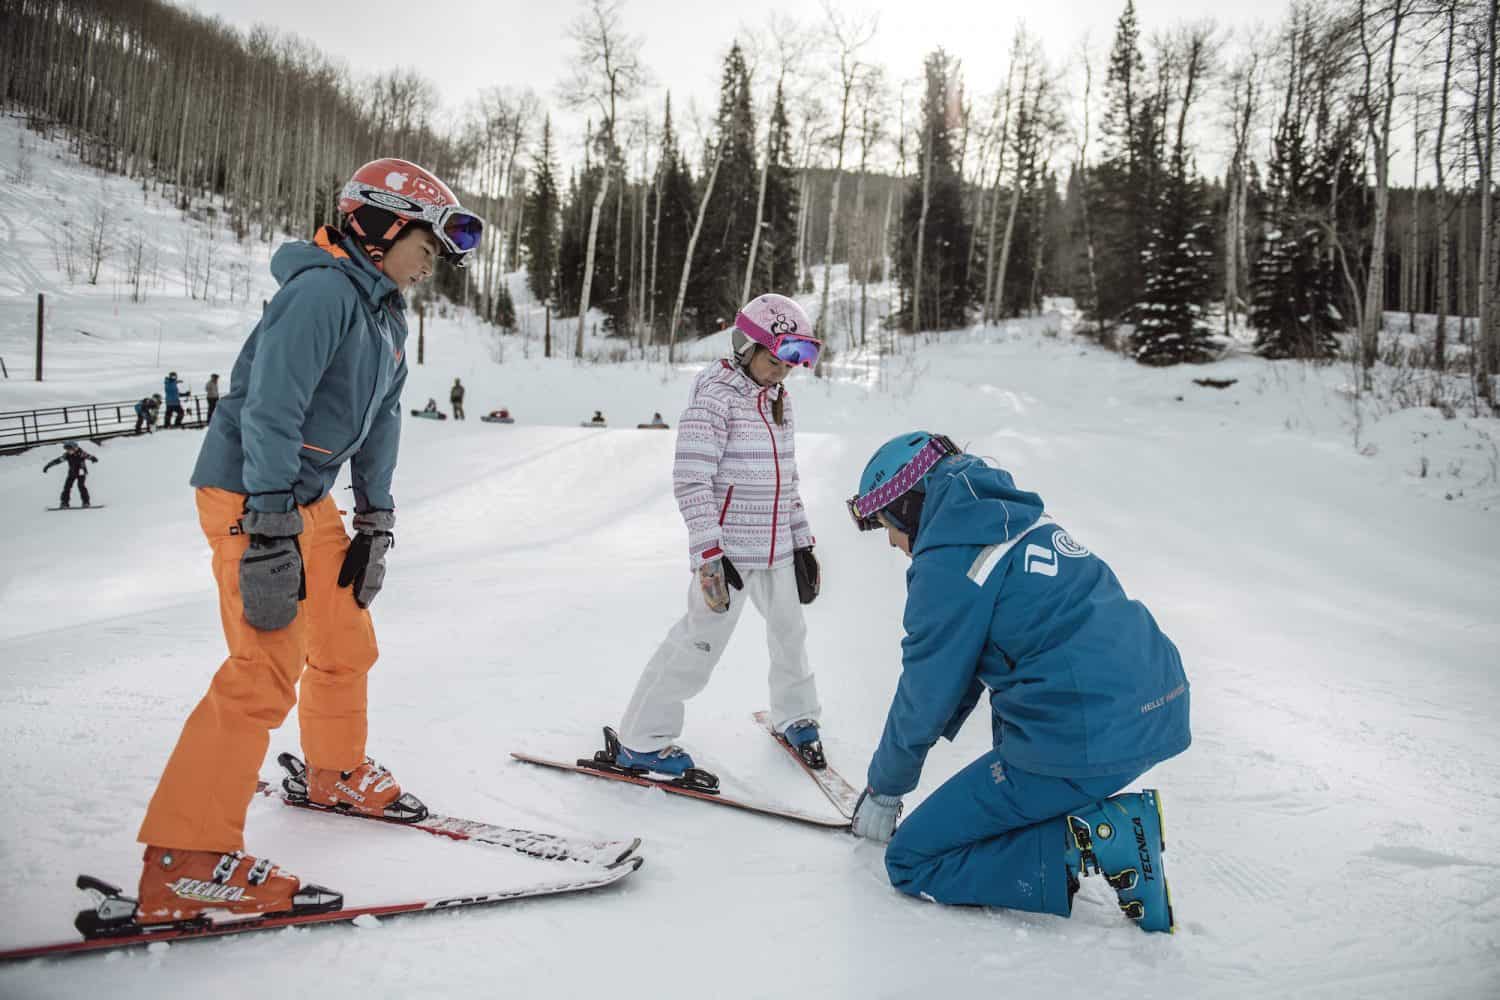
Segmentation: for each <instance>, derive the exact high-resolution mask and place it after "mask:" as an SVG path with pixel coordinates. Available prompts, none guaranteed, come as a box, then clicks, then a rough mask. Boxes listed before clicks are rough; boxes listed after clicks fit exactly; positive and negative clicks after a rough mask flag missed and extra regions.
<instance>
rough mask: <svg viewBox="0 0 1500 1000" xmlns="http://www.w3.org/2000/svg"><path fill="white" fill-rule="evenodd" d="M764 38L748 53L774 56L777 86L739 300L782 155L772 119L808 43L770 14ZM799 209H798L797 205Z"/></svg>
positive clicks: (770, 98) (745, 291)
mask: <svg viewBox="0 0 1500 1000" xmlns="http://www.w3.org/2000/svg"><path fill="white" fill-rule="evenodd" d="M766 35H767V37H766V38H764V39H758V40H757V42H756V44H754V45H752V46H751V53H754V52H757V51H768V52H774V53H776V86H775V87H774V88H772V90H771V93H770V94H769V95H767V98H766V100H765V108H766V156H765V159H764V160H763V161H762V162H761V166H760V186H759V189H758V190H757V192H756V195H755V229H754V230H753V231H752V232H751V235H750V257H749V259H748V260H747V261H746V262H745V281H744V285H743V287H742V288H741V289H740V301H741V302H748V301H750V288H751V285H752V283H753V282H754V279H755V259H756V256H757V255H758V254H759V252H760V230H761V226H762V225H763V223H764V221H765V213H766V182H767V180H768V178H769V177H770V174H771V165H772V162H773V161H774V160H775V159H776V158H778V157H779V156H780V155H781V152H782V151H781V150H780V149H776V148H773V146H772V142H771V139H772V136H773V134H774V133H775V130H776V123H775V121H774V120H773V118H774V116H775V108H776V103H777V101H778V100H780V99H782V98H783V97H784V96H785V93H786V78H787V75H788V74H789V73H791V71H792V67H793V66H795V65H797V64H800V63H801V62H803V60H804V59H805V58H806V55H807V50H808V48H809V47H810V44H811V43H810V41H809V39H808V36H807V33H806V32H805V31H804V30H803V29H802V27H801V25H799V24H798V23H797V22H796V21H795V20H793V19H791V18H788V17H784V16H783V15H780V14H775V13H773V14H772V15H771V17H770V20H769V21H768V22H767V25H766ZM799 208H800V206H799Z"/></svg>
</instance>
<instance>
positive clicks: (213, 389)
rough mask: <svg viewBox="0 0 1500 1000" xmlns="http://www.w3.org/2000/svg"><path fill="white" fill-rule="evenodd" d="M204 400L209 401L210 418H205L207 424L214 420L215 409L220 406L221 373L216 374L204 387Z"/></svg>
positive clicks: (209, 378) (211, 376) (210, 377)
mask: <svg viewBox="0 0 1500 1000" xmlns="http://www.w3.org/2000/svg"><path fill="white" fill-rule="evenodd" d="M203 398H204V399H206V400H208V416H206V417H204V418H203V422H204V423H207V422H209V421H210V420H212V419H213V418H214V408H215V407H217V406H218V405H219V373H218V372H214V373H213V374H212V375H210V376H209V377H208V384H207V385H205V386H204V387H203Z"/></svg>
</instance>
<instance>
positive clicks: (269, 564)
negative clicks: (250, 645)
mask: <svg viewBox="0 0 1500 1000" xmlns="http://www.w3.org/2000/svg"><path fill="white" fill-rule="evenodd" d="M240 525H241V527H242V528H243V529H244V531H245V533H246V534H247V535H249V536H250V547H249V548H248V549H246V550H245V554H244V555H243V556H241V557H240V601H241V603H242V604H243V605H244V608H245V621H247V622H249V623H250V625H251V627H253V628H257V629H259V630H261V631H262V632H273V631H275V630H277V629H283V628H286V627H287V626H288V625H290V624H291V623H292V621H293V620H294V619H295V618H296V617H297V602H299V601H301V600H302V599H304V598H305V597H307V579H306V577H305V576H304V575H303V572H302V549H301V547H300V546H298V544H297V536H298V535H300V534H301V533H302V515H301V514H299V513H298V512H297V511H295V510H289V511H286V512H285V513H277V512H271V513H268V512H265V511H258V510H247V511H246V512H245V516H244V517H243V518H242V519H241V520H240Z"/></svg>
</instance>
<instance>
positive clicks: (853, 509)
mask: <svg viewBox="0 0 1500 1000" xmlns="http://www.w3.org/2000/svg"><path fill="white" fill-rule="evenodd" d="M959 453H960V449H959V447H958V445H956V444H954V443H953V441H952V439H950V438H949V437H947V436H946V435H944V434H936V435H934V436H933V437H931V438H930V439H928V441H927V443H926V444H925V445H923V446H922V449H921V450H920V451H918V452H917V453H916V454H915V455H913V456H912V457H911V459H910V460H908V461H907V463H906V464H905V465H903V466H901V468H899V469H897V470H896V474H895V475H894V476H892V477H891V478H889V479H887V480H886V481H885V482H883V483H881V484H880V485H879V486H876V487H875V488H874V489H872V490H870V492H868V493H866V494H864V495H863V496H857V497H850V498H849V501H848V503H849V516H850V517H851V518H853V519H854V526H855V527H857V528H858V529H859V530H860V531H874V530H875V529H877V528H881V527H884V524H883V523H882V522H881V519H880V513H881V511H883V510H885V509H886V508H887V507H889V506H890V505H891V504H893V503H895V502H896V501H897V500H898V499H900V498H901V497H902V496H903V495H904V494H905V493H907V491H909V490H910V489H911V488H912V487H914V486H916V485H917V484H918V483H920V482H921V481H922V477H923V476H925V475H927V473H929V472H931V471H932V467H933V466H935V465H937V464H938V463H939V462H941V461H942V460H943V459H945V458H947V457H948V456H949V455H957V454H959Z"/></svg>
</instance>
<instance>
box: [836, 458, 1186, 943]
mask: <svg viewBox="0 0 1500 1000" xmlns="http://www.w3.org/2000/svg"><path fill="white" fill-rule="evenodd" d="M849 510H850V513H851V515H853V517H854V521H855V524H856V525H858V526H859V527H860V529H861V530H866V531H871V530H875V529H877V528H884V529H885V530H886V532H887V536H888V538H889V541H890V544H891V545H892V546H893V547H895V548H898V549H900V550H901V551H902V552H904V553H905V554H906V555H907V556H908V557H909V558H910V559H911V566H910V568H909V569H908V570H907V573H906V610H905V614H904V616H903V621H902V624H903V627H904V628H905V631H906V636H905V638H904V639H903V640H902V642H901V659H902V669H901V678H900V680H899V682H898V684H897V688H896V695H895V698H894V700H893V701H892V704H891V708H890V712H889V714H888V715H887V717H886V722H885V731H884V733H883V734H882V735H881V738H880V745H879V747H878V748H877V749H876V751H875V756H874V758H873V759H872V760H871V761H870V771H869V785H868V788H867V789H866V791H865V793H864V795H863V796H861V798H860V802H859V806H858V808H857V809H856V810H855V814H854V833H855V834H856V835H858V836H861V837H867V838H870V839H872V840H876V841H881V842H886V841H889V844H890V846H889V847H888V848H887V849H886V855H885V863H886V871H887V873H888V874H889V875H890V879H891V883H892V884H893V885H894V886H895V887H896V888H898V889H900V890H901V891H902V892H905V893H909V894H911V895H913V896H921V897H924V898H926V899H930V900H934V901H936V902H939V903H959V904H971V905H979V906H1001V907H1009V908H1010V909H1014V910H1028V911H1031V912H1037V913H1053V914H1056V915H1058V916H1064V917H1065V916H1069V915H1070V914H1071V913H1072V909H1073V894H1074V893H1075V892H1076V891H1077V889H1078V886H1079V881H1078V880H1079V879H1080V878H1081V877H1082V876H1085V875H1103V876H1104V879H1105V880H1106V881H1107V882H1108V884H1109V885H1110V887H1111V888H1112V889H1114V890H1115V893H1116V895H1117V897H1118V899H1119V903H1120V909H1121V910H1122V911H1123V912H1124V913H1125V915H1126V916H1127V917H1129V918H1131V919H1132V920H1134V921H1135V922H1136V923H1137V925H1138V926H1140V927H1141V929H1143V930H1148V931H1170V930H1172V927H1173V920H1172V908H1171V900H1170V897H1169V895H1168V893H1167V879H1166V871H1165V869H1164V868H1163V866H1162V851H1163V849H1164V846H1165V841H1164V838H1163V833H1162V814H1161V799H1160V796H1159V795H1158V793H1157V792H1156V791H1155V790H1154V789H1144V790H1142V791H1140V792H1135V793H1128V794H1116V793H1118V792H1119V791H1120V790H1121V789H1122V788H1124V787H1125V786H1127V785H1129V784H1131V783H1133V782H1134V781H1136V779H1138V778H1139V777H1140V776H1141V775H1142V774H1143V773H1145V772H1146V771H1147V770H1148V769H1149V768H1151V767H1152V766H1153V765H1155V764H1157V763H1160V762H1161V761H1164V760H1166V759H1167V758H1169V757H1173V756H1175V755H1177V754H1179V753H1181V752H1182V751H1183V750H1185V749H1187V746H1188V742H1189V739H1190V737H1189V733H1188V683H1187V677H1186V675H1185V674H1184V672H1183V669H1182V660H1181V658H1180V657H1179V656H1178V653H1177V648H1176V646H1174V645H1173V644H1172V641H1171V640H1170V639H1168V638H1167V637H1166V635H1164V634H1163V633H1162V631H1161V629H1160V628H1158V627H1157V624H1156V621H1155V619H1153V618H1152V616H1151V613H1150V612H1149V611H1147V610H1146V607H1145V606H1144V605H1143V604H1141V603H1140V602H1139V601H1134V600H1131V599H1130V598H1129V597H1127V596H1126V594H1125V591H1124V590H1123V589H1122V588H1121V586H1120V583H1119V581H1118V580H1117V579H1115V575H1114V573H1112V572H1111V571H1110V569H1109V567H1108V566H1107V565H1105V563H1104V561H1103V560H1101V559H1100V558H1099V557H1098V556H1096V555H1094V554H1093V553H1091V552H1090V551H1089V550H1088V549H1086V548H1084V547H1083V546H1082V545H1080V544H1079V543H1078V542H1076V541H1074V540H1073V538H1072V536H1071V535H1069V534H1068V532H1066V531H1064V530H1063V529H1062V527H1061V526H1060V525H1058V524H1057V523H1056V522H1055V521H1053V520H1052V518H1051V517H1049V516H1048V515H1047V514H1046V512H1045V510H1044V508H1043V505H1042V498H1041V497H1040V496H1038V495H1037V494H1035V493H1030V492H1027V491H1025V490H1021V489H1019V488H1017V487H1016V485H1015V483H1014V481H1013V480H1012V479H1011V476H1010V473H1008V472H1006V471H1005V470H1004V469H998V468H994V467H993V466H990V465H987V464H986V463H985V462H984V461H983V460H981V459H979V458H976V457H975V456H973V455H968V454H965V453H963V452H962V451H960V450H959V449H958V448H957V447H956V446H955V445H954V444H953V442H952V441H950V440H949V439H948V438H946V437H943V436H941V435H934V434H929V433H926V432H925V431H915V432H912V433H909V434H903V435H901V436H900V437H897V438H893V439H892V440H890V441H888V442H887V443H886V444H885V445H883V446H882V447H881V448H880V450H879V451H877V452H876V453H875V455H874V457H873V458H871V459H870V461H869V463H868V464H867V465H866V466H865V470H864V474H863V475H862V476H861V477H860V482H859V494H858V495H857V496H855V497H854V498H853V499H851V500H850V501H849ZM985 693H988V694H989V701H990V710H991V720H990V722H991V728H992V732H993V749H991V750H990V751H989V752H987V753H985V754H983V755H982V756H980V757H979V758H978V759H977V760H975V761H973V762H972V763H970V764H969V765H968V766H967V767H964V768H963V769H962V770H960V771H959V772H958V773H957V774H955V775H954V776H952V777H951V778H949V779H948V780H947V781H946V782H945V783H944V784H943V785H942V786H941V787H940V788H938V789H937V790H936V791H934V792H933V793H932V794H931V795H929V796H928V797H927V799H926V800H925V801H924V802H923V803H922V804H921V806H920V807H918V808H917V809H916V811H914V812H913V813H912V814H911V816H910V817H908V818H907V819H906V821H905V822H903V823H902V824H901V825H900V826H899V827H897V826H896V820H897V817H898V816H899V815H900V811H901V797H902V796H903V795H906V794H907V793H908V792H910V791H912V790H913V789H914V788H916V786H917V781H918V779H919V778H920V777H921V774H922V766H923V763H924V762H925V760H926V758H927V752H928V751H929V750H930V749H931V748H932V745H933V744H934V743H936V742H937V740H938V737H939V736H946V737H947V738H948V739H950V740H951V739H953V738H954V737H955V736H956V735H957V734H958V730H959V728H960V727H961V726H962V725H963V723H964V720H965V719H966V718H968V715H969V713H970V712H971V711H973V709H974V706H975V705H976V704H977V703H978V702H979V699H980V697H981V696H982V695H984V694H985Z"/></svg>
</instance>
